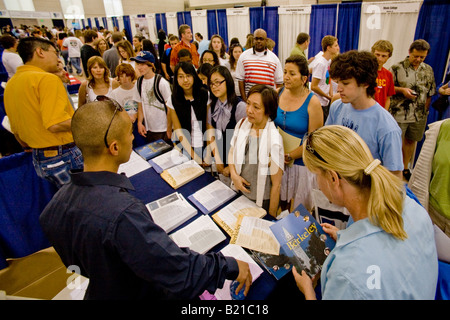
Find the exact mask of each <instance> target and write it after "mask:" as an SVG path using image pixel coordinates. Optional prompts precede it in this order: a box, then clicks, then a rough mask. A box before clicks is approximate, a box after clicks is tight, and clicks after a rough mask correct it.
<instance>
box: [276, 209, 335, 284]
mask: <svg viewBox="0 0 450 320" xmlns="http://www.w3.org/2000/svg"><path fill="white" fill-rule="evenodd" d="M270 229H271V230H272V232H273V234H274V236H275V237H276V239H277V240H278V242H279V243H280V256H282V255H284V256H286V257H287V258H288V260H289V262H287V265H285V268H286V269H287V270H288V271H290V269H292V267H293V266H295V267H296V268H297V271H298V273H301V272H302V270H305V271H306V273H307V274H308V275H309V276H310V277H313V276H315V275H316V274H317V273H319V271H321V270H322V265H323V263H324V261H325V259H326V258H327V256H328V255H329V253H330V252H331V250H332V249H333V248H334V246H335V241H334V240H333V239H332V238H331V237H330V236H329V235H328V234H327V233H325V231H323V229H322V227H321V226H320V224H319V223H318V222H317V221H316V219H314V218H313V216H312V215H311V214H310V213H309V212H308V210H306V208H305V207H304V206H303V205H301V204H300V205H299V206H298V207H297V208H296V209H295V210H294V211H293V212H292V213H290V214H289V215H288V216H287V217H285V218H283V219H281V220H279V221H277V222H276V223H274V224H273V225H272V226H271V227H270Z"/></svg>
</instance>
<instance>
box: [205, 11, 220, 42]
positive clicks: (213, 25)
mask: <svg viewBox="0 0 450 320" xmlns="http://www.w3.org/2000/svg"><path fill="white" fill-rule="evenodd" d="M206 18H207V21H208V39H211V37H212V36H213V35H215V34H217V33H218V31H217V17H216V10H207V11H206Z"/></svg>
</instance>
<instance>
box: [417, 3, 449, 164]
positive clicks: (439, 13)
mask: <svg viewBox="0 0 450 320" xmlns="http://www.w3.org/2000/svg"><path fill="white" fill-rule="evenodd" d="M448 21H450V6H449V5H448V1H447V0H425V1H424V2H423V3H422V6H421V8H420V12H419V17H418V19H417V26H416V32H415V34H414V40H416V39H424V40H426V41H427V42H428V43H429V44H430V47H431V49H430V52H429V53H428V56H427V58H426V59H425V63H427V64H429V65H430V66H431V67H432V68H433V71H434V77H435V81H436V88H437V87H438V86H439V85H440V84H441V82H442V78H443V76H444V74H445V66H446V63H447V57H448V52H449V49H450V29H449V27H448ZM437 97H438V94H437V93H436V95H434V96H433V97H432V98H431V103H433V102H434V101H435V100H436V99H437ZM438 120H441V119H440V115H439V112H438V111H436V110H435V109H434V108H430V112H429V114H428V118H427V123H432V122H435V121H438ZM427 129H428V127H427ZM424 141H425V137H423V139H422V141H419V142H418V143H417V148H416V154H415V158H416V159H417V157H418V156H419V154H420V150H421V149H422V145H423V142H424Z"/></svg>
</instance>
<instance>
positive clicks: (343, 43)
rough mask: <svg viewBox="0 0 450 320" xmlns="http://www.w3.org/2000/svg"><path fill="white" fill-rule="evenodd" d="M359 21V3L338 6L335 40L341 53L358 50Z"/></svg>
mask: <svg viewBox="0 0 450 320" xmlns="http://www.w3.org/2000/svg"><path fill="white" fill-rule="evenodd" d="M360 21H361V2H358V3H341V4H339V10H338V22H337V38H338V42H339V47H340V51H341V52H345V51H349V50H357V49H358V42H359V24H360Z"/></svg>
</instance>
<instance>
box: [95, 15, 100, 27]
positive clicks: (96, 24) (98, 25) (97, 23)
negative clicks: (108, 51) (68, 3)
mask: <svg viewBox="0 0 450 320" xmlns="http://www.w3.org/2000/svg"><path fill="white" fill-rule="evenodd" d="M94 21H95V26H96V27H97V28H100V23H99V22H98V18H97V17H96V18H94Z"/></svg>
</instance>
